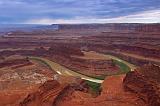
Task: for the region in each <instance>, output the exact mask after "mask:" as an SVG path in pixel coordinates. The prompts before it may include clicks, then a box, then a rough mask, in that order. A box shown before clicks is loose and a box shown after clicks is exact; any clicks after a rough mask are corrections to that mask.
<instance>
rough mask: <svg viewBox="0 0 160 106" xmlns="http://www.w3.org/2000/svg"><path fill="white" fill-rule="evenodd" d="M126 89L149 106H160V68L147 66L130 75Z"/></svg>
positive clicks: (126, 80)
mask: <svg viewBox="0 0 160 106" xmlns="http://www.w3.org/2000/svg"><path fill="white" fill-rule="evenodd" d="M124 88H125V90H128V91H131V92H133V93H135V94H137V95H138V96H139V97H140V98H141V99H143V101H145V103H146V104H148V105H149V106H160V67H159V66H156V65H147V66H144V67H142V68H139V69H137V70H136V71H134V72H130V73H128V74H127V75H126V77H125V79H124Z"/></svg>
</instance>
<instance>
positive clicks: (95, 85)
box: [86, 80, 101, 96]
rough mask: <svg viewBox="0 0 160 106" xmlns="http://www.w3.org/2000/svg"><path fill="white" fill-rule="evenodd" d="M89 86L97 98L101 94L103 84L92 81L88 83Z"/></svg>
mask: <svg viewBox="0 0 160 106" xmlns="http://www.w3.org/2000/svg"><path fill="white" fill-rule="evenodd" d="M86 82H87V84H88V85H89V87H90V90H91V93H92V94H93V95H94V96H96V95H98V94H99V93H100V91H101V84H100V83H95V82H91V81H87V80H86Z"/></svg>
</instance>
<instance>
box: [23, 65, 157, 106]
mask: <svg viewBox="0 0 160 106" xmlns="http://www.w3.org/2000/svg"><path fill="white" fill-rule="evenodd" d="M159 75H160V67H159V66H155V65H146V66H144V67H141V68H138V69H137V70H136V71H134V72H129V73H128V74H127V75H126V76H125V75H119V76H112V77H108V78H106V79H105V80H104V82H103V83H102V86H101V88H102V91H101V94H100V95H99V96H97V97H93V96H92V95H91V94H90V93H88V90H87V89H88V88H87V85H86V84H85V83H84V82H83V81H82V80H79V81H80V82H81V83H77V82H76V83H74V84H73V83H72V84H66V83H67V81H66V82H65V83H63V84H62V83H58V82H57V81H48V82H46V83H45V84H43V85H42V86H41V87H39V90H38V91H37V92H35V93H32V94H30V95H29V96H28V97H27V98H26V99H24V101H22V102H21V104H20V105H21V106H91V105H92V106H159V105H160V102H159V101H160V92H159V91H160V88H159V87H160V86H159V85H160V79H159ZM62 79H63V80H64V78H63V77H62ZM69 79H70V78H69ZM70 80H73V79H72V78H71V79H70ZM62 82H63V81H62ZM68 82H70V81H68Z"/></svg>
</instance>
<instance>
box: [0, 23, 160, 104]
mask: <svg viewBox="0 0 160 106" xmlns="http://www.w3.org/2000/svg"><path fill="white" fill-rule="evenodd" d="M52 28H54V29H52ZM55 28H56V29H55ZM42 29H43V30H42ZM42 29H41V28H40V29H36V30H30V31H26V30H21V29H19V30H14V31H13V30H12V31H9V30H8V32H6V31H5V32H3V34H2V35H1V36H0V100H1V102H0V106H90V105H93V106H159V105H160V102H159V100H160V94H159V84H160V82H159V75H160V73H159V72H160V68H159V65H160V31H159V29H160V24H127V23H122V24H114V23H113V24H75V25H74V24H73V25H72V24H60V25H57V24H55V25H54V24H53V25H50V26H46V28H45V26H43V28H42ZM44 59H45V60H47V61H51V62H53V63H54V64H52V65H51V64H50V63H48V62H46V61H43V60H44ZM57 64H58V65H57ZM62 67H63V68H62ZM68 70H70V71H73V73H76V74H73V73H69V72H70V71H68ZM63 73H64V74H63ZM82 76H85V77H86V78H85V79H84V78H83V77H82ZM88 78H90V79H96V80H100V83H95V82H93V81H91V80H88Z"/></svg>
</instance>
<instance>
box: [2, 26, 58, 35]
mask: <svg viewBox="0 0 160 106" xmlns="http://www.w3.org/2000/svg"><path fill="white" fill-rule="evenodd" d="M57 29H58V25H56V24H55V25H37V24H0V35H2V34H4V33H7V32H11V31H25V32H30V31H36V30H57Z"/></svg>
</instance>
